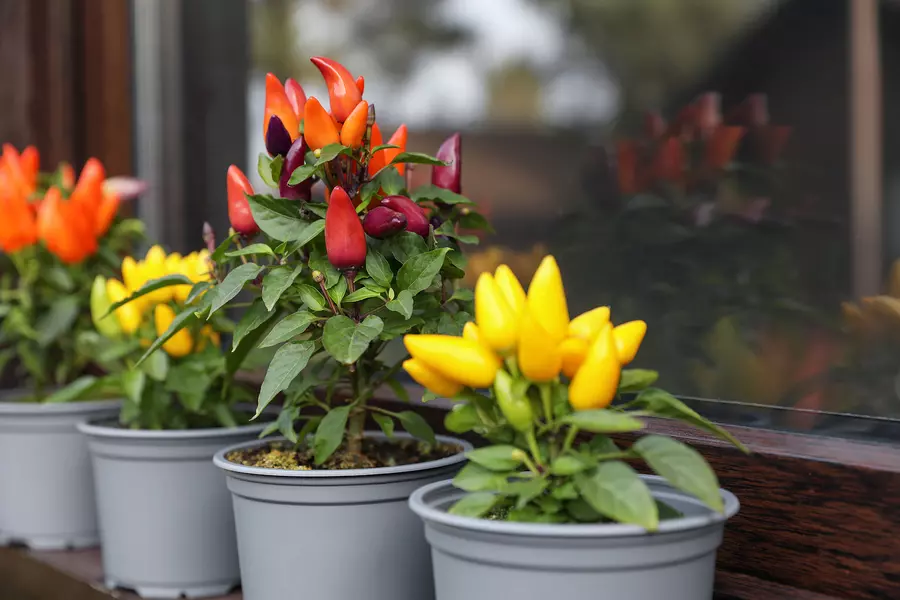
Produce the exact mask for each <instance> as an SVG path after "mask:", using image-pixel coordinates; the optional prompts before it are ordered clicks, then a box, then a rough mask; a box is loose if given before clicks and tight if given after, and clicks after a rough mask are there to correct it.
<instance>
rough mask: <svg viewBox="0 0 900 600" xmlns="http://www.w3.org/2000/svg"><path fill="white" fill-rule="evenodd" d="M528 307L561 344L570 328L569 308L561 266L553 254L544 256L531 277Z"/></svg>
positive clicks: (554, 339) (550, 335) (553, 338)
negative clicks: (560, 271)
mask: <svg viewBox="0 0 900 600" xmlns="http://www.w3.org/2000/svg"><path fill="white" fill-rule="evenodd" d="M528 308H529V310H530V311H531V314H532V315H533V316H534V318H536V319H537V320H538V322H539V323H540V324H541V326H542V327H543V328H544V330H545V331H546V332H547V334H548V335H549V338H550V339H551V340H553V343H554V344H561V343H562V341H563V340H564V339H565V338H566V333H568V329H569V309H568V307H567V305H566V292H565V290H564V289H563V283H562V276H561V275H560V273H559V266H558V265H557V264H556V260H555V259H554V258H553V257H552V256H546V257H544V260H542V261H541V264H540V266H538V268H537V271H535V273H534V277H532V278H531V284H530V285H529V286H528Z"/></svg>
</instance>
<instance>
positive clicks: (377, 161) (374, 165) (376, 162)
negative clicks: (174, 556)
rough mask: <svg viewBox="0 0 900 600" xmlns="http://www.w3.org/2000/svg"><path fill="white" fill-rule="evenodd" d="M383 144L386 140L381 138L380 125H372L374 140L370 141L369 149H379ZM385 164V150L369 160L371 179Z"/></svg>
mask: <svg viewBox="0 0 900 600" xmlns="http://www.w3.org/2000/svg"><path fill="white" fill-rule="evenodd" d="M383 143H384V138H383V137H382V136H381V128H380V127H378V123H372V139H371V140H370V141H369V144H370V145H369V147H370V148H377V147H378V146H380V145H382V144H383ZM385 164H386V163H385V162H384V150H379V151H378V152H376V153H375V154H373V155H372V158H370V159H369V177H373V176H374V175H375V173H377V172H378V171H380V170H381V169H382V168H384V165H385Z"/></svg>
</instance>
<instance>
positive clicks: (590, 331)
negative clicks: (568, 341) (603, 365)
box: [569, 306, 609, 342]
mask: <svg viewBox="0 0 900 600" xmlns="http://www.w3.org/2000/svg"><path fill="white" fill-rule="evenodd" d="M607 323H609V307H608V306H599V307H597V308H595V309H593V310H589V311H587V312H585V313H581V314H580V315H578V316H577V317H575V318H574V319H572V322H571V323H569V337H576V338H581V339H583V340H586V341H588V342H590V341H591V340H593V339H594V338H595V337H596V336H597V334H598V333H600V330H601V329H603V326H604V325H606V324H607Z"/></svg>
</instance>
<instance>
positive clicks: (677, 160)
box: [651, 137, 685, 183]
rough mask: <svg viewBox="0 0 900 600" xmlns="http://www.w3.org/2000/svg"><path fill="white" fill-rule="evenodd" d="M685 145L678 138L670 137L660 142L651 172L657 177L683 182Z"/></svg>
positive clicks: (663, 179)
mask: <svg viewBox="0 0 900 600" xmlns="http://www.w3.org/2000/svg"><path fill="white" fill-rule="evenodd" d="M684 162H685V161H684V146H682V144H681V140H679V139H678V138H673V137H671V138H668V139H666V140H663V141H662V142H660V144H659V148H658V149H657V151H656V155H655V156H654V157H653V166H652V167H651V173H652V174H653V177H654V178H655V179H660V180H662V181H668V182H671V183H681V181H682V180H683V179H684Z"/></svg>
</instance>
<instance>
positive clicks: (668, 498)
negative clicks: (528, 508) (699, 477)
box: [409, 476, 740, 600]
mask: <svg viewBox="0 0 900 600" xmlns="http://www.w3.org/2000/svg"><path fill="white" fill-rule="evenodd" d="M643 478H644V480H645V481H646V482H647V484H649V486H650V489H651V491H652V492H653V495H654V496H655V497H656V498H658V499H660V500H662V501H664V502H666V503H668V504H669V505H670V506H672V507H673V508H675V509H677V510H678V511H680V512H681V513H682V514H683V515H684V516H683V517H682V518H679V519H672V520H666V521H663V522H661V523H660V526H659V530H658V531H656V532H654V533H648V532H647V531H646V530H644V529H642V528H641V527H637V526H634V525H620V524H596V525H579V524H571V525H570V524H559V525H550V524H540V523H513V522H509V521H492V520H487V519H474V518H469V517H460V516H456V515H451V514H449V513H448V512H447V509H448V508H449V507H450V506H451V505H452V504H453V503H454V502H456V500H458V499H459V498H461V497H462V495H463V494H464V492H462V491H461V490H458V489H456V488H454V487H453V484H452V483H451V482H450V481H442V482H437V483H433V484H431V485H427V486H425V487H423V488H421V489H419V490H417V491H416V492H415V493H414V494H412V496H411V497H410V499H409V505H410V507H411V508H412V510H413V511H414V512H415V513H416V514H418V515H419V516H420V517H421V518H422V520H423V521H424V522H425V536H426V538H427V539H428V543H429V544H431V554H432V558H433V561H434V579H435V589H436V600H496V599H497V598H515V599H516V600H547V598H565V599H566V600H623V599H627V600H710V599H711V598H712V597H713V577H714V575H715V571H716V549H717V548H718V547H719V544H721V542H722V532H723V530H724V527H725V520H726V519H727V518H729V517H731V516H733V515H734V514H736V513H737V511H738V508H739V506H740V505H739V503H738V500H737V498H735V496H734V495H733V494H732V493H730V492H728V491H725V490H721V493H722V498H723V499H724V501H725V515H721V514H718V513H715V512H713V511H711V510H710V509H708V508H706V506H704V505H703V504H701V503H700V502H699V501H698V500H696V499H695V498H694V497H693V496H689V495H687V494H684V493H682V492H680V491H678V490H676V489H675V488H673V487H672V486H670V485H669V484H668V483H667V482H666V481H665V480H664V479H662V478H659V477H652V476H644V477H643Z"/></svg>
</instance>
